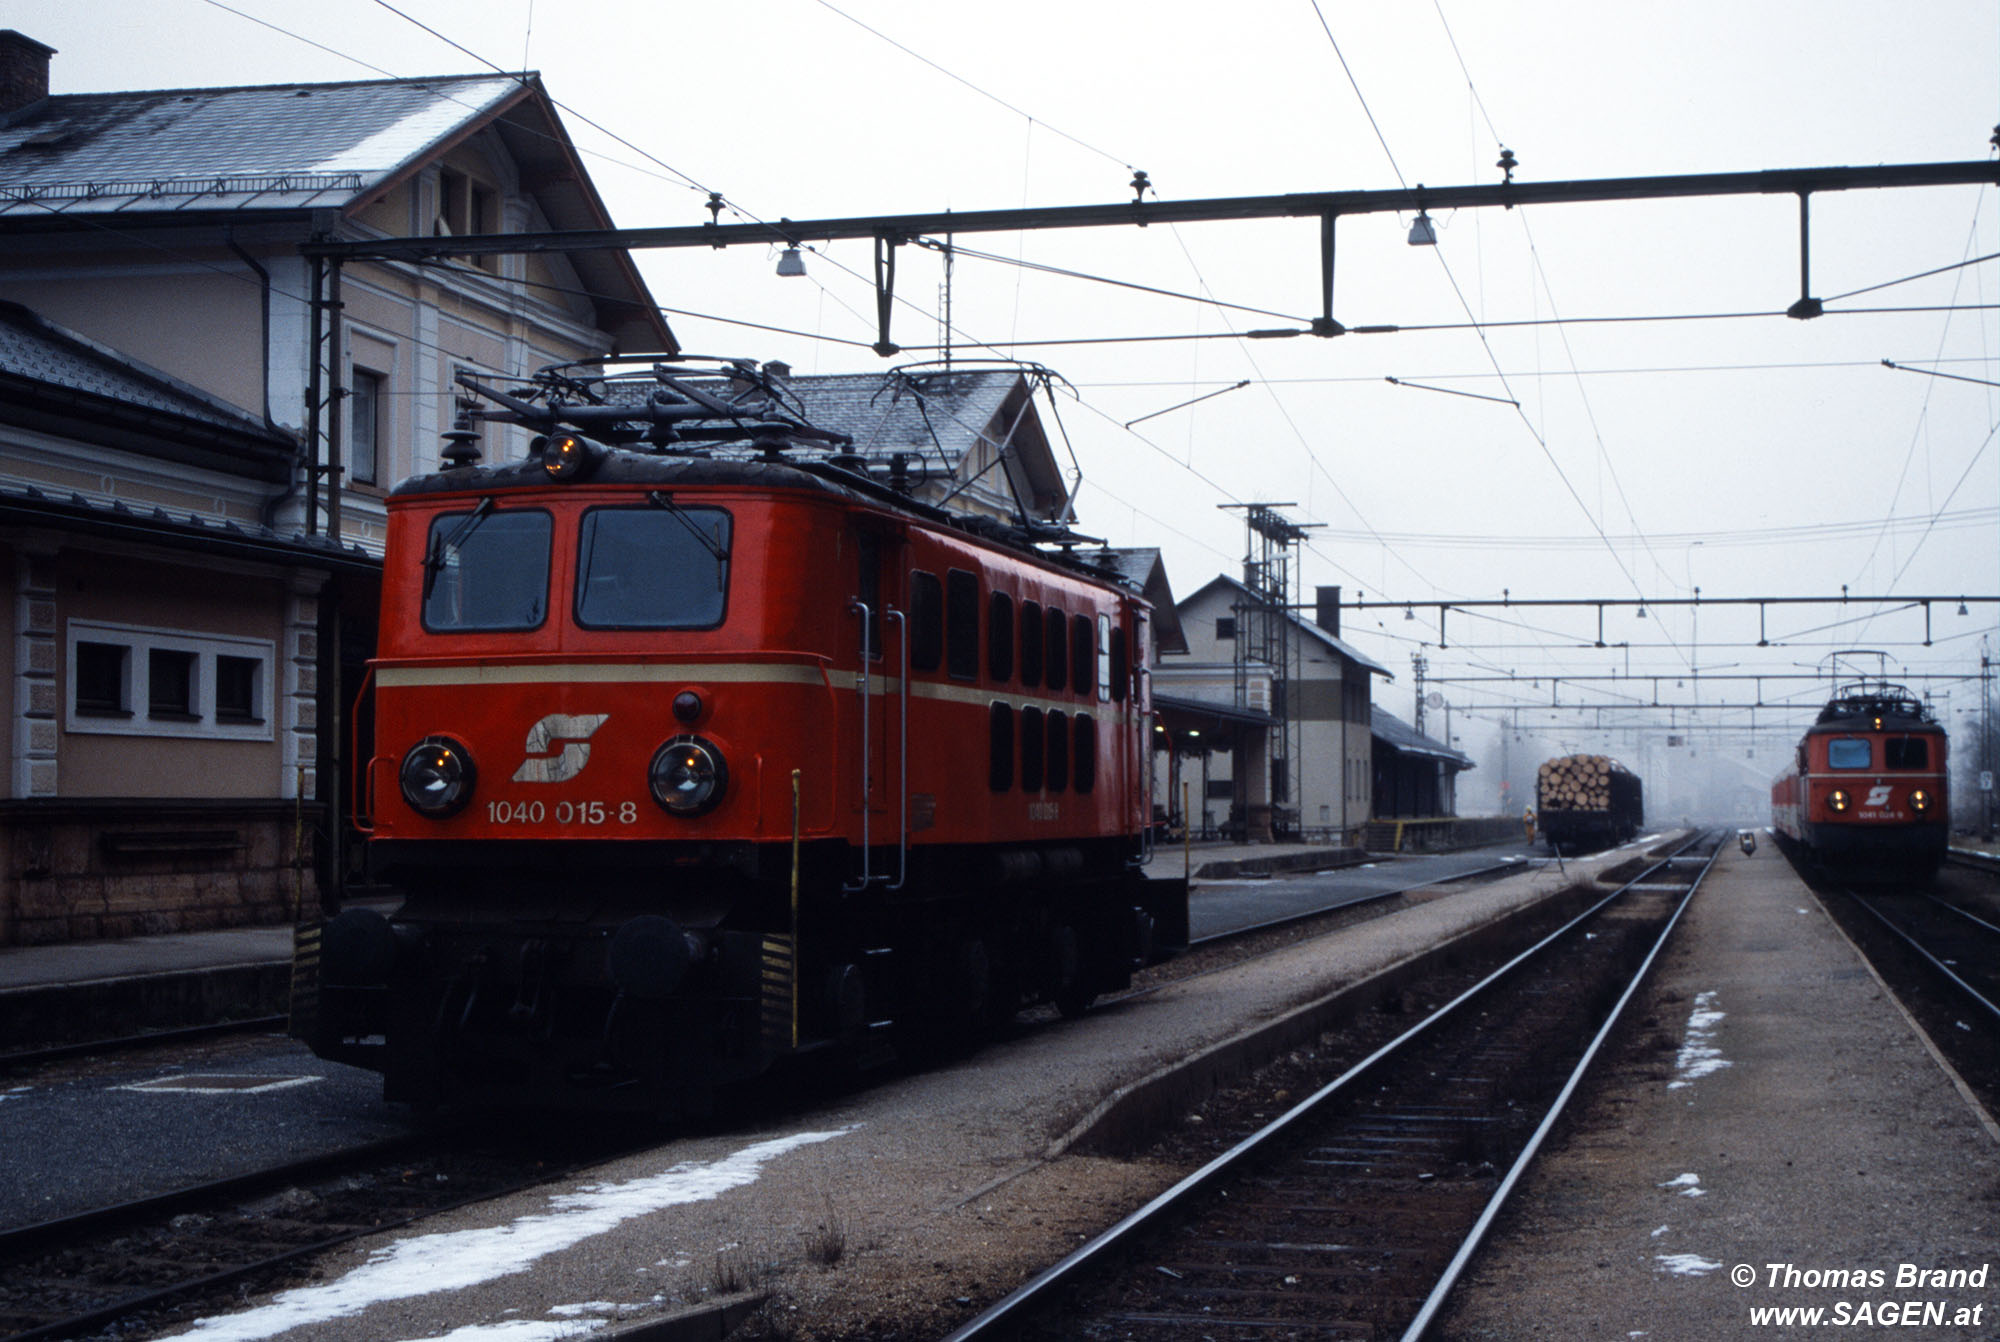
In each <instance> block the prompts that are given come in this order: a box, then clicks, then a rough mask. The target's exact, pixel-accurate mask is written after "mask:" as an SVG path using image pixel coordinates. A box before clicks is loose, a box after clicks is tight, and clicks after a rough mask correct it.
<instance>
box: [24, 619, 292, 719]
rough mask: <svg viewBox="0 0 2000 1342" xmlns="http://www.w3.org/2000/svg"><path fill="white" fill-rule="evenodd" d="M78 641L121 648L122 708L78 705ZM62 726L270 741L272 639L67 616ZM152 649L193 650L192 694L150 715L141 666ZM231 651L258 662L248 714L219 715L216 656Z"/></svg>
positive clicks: (275, 655)
mask: <svg viewBox="0 0 2000 1342" xmlns="http://www.w3.org/2000/svg"><path fill="white" fill-rule="evenodd" d="M78 643H108V644H113V645H117V646H120V647H123V648H125V649H126V656H125V667H124V671H125V697H124V711H122V712H119V713H100V712H93V711H89V710H85V711H81V712H80V711H78V708H77V702H76V689H77V687H76V668H77V651H76V646H77V644H78ZM64 648H65V652H66V657H65V662H64V671H63V682H64V683H63V727H64V729H65V730H67V731H69V732H71V733H74V734H78V735H91V736H148V737H180V738H187V739H196V740H204V741H272V740H275V739H276V734H277V723H276V718H277V714H276V711H275V710H276V704H277V689H278V687H277V685H276V683H275V681H276V676H277V672H278V645H277V643H276V642H275V641H273V640H271V639H260V638H242V637H238V636H236V635H232V634H203V633H194V632H191V631H189V630H185V629H163V628H154V627H150V626H146V625H131V624H113V623H109V622H107V621H102V620H81V619H72V620H70V621H69V623H68V627H67V629H66V630H65V632H64ZM155 651H162V652H179V653H191V654H193V656H194V659H195V663H194V686H193V696H192V699H193V702H192V704H191V706H190V711H189V712H187V713H185V714H173V715H171V716H163V717H154V716H152V715H150V713H149V712H148V703H149V696H148V694H147V685H146V668H147V666H148V664H149V663H150V662H151V659H152V654H153V653H154V652H155ZM219 657H233V658H237V659H239V660H241V661H251V662H255V663H256V664H257V669H256V672H255V680H256V684H255V689H254V692H253V695H252V699H253V715H252V716H251V717H250V718H248V719H242V718H235V717H218V716H217V712H216V702H215V688H216V675H215V669H216V659H217V658H219Z"/></svg>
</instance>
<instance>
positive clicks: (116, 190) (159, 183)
mask: <svg viewBox="0 0 2000 1342" xmlns="http://www.w3.org/2000/svg"><path fill="white" fill-rule="evenodd" d="M520 88H521V81H520V80H519V79H516V78H512V77H509V76H506V75H467V76H459V77H450V78H439V79H425V80H371V81H362V82H357V83H348V84H281V85H271V86H264V87H251V88H227V89H176V90H166V91H157V92H137V93H72V94H60V95H57V96H54V97H51V98H48V99H46V100H45V101H43V102H42V103H39V104H37V105H36V106H35V107H33V108H32V109H30V110H29V111H28V112H27V114H26V115H23V116H21V117H18V118H16V119H15V120H13V121H11V122H9V123H7V124H5V125H0V214H4V213H13V212H35V211H39V212H48V211H55V212H59V213H66V214H79V213H103V212H132V211H185V210H190V209H204V210H206V209H228V210H242V209H287V210H291V209H301V208H311V207H315V206H322V205H324V206H335V205H341V204H344V203H346V202H347V201H349V200H351V199H353V198H354V197H355V196H356V195H359V194H361V193H362V192H364V191H366V190H367V189H369V188H370V187H371V186H373V185H374V184H375V183H377V182H379V181H381V180H382V179H383V178H385V177H387V176H389V175H390V174H392V173H394V172H395V171H396V170H397V169H398V168H400V167H402V166H403V165H404V164H406V163H408V162H409V161H410V160H411V159H413V158H414V157H415V156H416V155H418V154H420V153H422V152H423V151H424V150H426V149H427V148H430V147H431V146H433V145H435V144H436V143H437V142H438V141H439V140H441V139H443V138H444V137H446V136H447V135H449V134H450V133H451V132H452V130H453V129H454V128H456V127H457V126H460V125H462V124H464V123H465V122H467V121H470V120H473V119H476V118H478V117H480V116H483V115H485V114H486V113H487V112H489V111H491V110H492V109H493V108H494V107H496V106H497V105H499V104H500V103H502V102H504V101H505V100H507V99H509V98H511V97H513V96H514V95H515V94H516V93H518V91H519V90H520Z"/></svg>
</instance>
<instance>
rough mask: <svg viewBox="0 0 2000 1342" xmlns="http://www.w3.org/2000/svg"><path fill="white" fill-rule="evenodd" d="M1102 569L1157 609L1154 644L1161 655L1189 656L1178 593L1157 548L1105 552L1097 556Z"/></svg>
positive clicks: (1109, 550)
mask: <svg viewBox="0 0 2000 1342" xmlns="http://www.w3.org/2000/svg"><path fill="white" fill-rule="evenodd" d="M1097 563H1098V567H1099V568H1106V569H1109V570H1110V571H1111V572H1113V573H1115V574H1117V575H1118V578H1119V580H1120V581H1122V582H1124V583H1125V584H1126V585H1127V586H1129V587H1131V588H1133V589H1134V590H1135V591H1137V592H1139V593H1140V594H1142V595H1143V596H1144V597H1145V598H1146V600H1147V601H1148V602H1149V603H1151V605H1152V607H1153V642H1154V644H1155V645H1156V646H1157V647H1158V648H1159V650H1160V651H1161V652H1186V651H1187V650H1188V642H1187V633H1186V631H1185V630H1183V629H1182V628H1181V616H1180V611H1179V609H1178V608H1177V607H1176V606H1175V604H1174V589H1173V588H1172V587H1171V586H1170V585H1169V584H1168V582H1167V565H1166V561H1165V560H1164V559H1162V558H1161V557H1160V552H1159V551H1158V550H1157V549H1153V548H1150V547H1148V548H1138V549H1104V550H1100V551H1098V553H1097Z"/></svg>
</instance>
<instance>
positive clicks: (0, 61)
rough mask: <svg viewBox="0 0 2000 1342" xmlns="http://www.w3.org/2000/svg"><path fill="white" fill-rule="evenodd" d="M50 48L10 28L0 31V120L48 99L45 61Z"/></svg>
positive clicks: (47, 74) (50, 53)
mask: <svg viewBox="0 0 2000 1342" xmlns="http://www.w3.org/2000/svg"><path fill="white" fill-rule="evenodd" d="M55 54H56V49H55V48H54V47H45V46H43V45H42V44H41V43H40V42H37V41H36V40H35V39H34V38H32V37H28V36H26V35H25V34H23V33H17V32H15V31H14V30H13V29H12V28H6V29H0V116H7V115H10V114H12V113H14V112H18V111H20V110H21V109H22V108H23V107H27V106H28V105H30V104H31V103H38V102H40V101H41V100H42V99H44V98H46V97H48V96H49V57H51V56H53V55H55Z"/></svg>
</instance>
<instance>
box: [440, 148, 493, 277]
mask: <svg viewBox="0 0 2000 1342" xmlns="http://www.w3.org/2000/svg"><path fill="white" fill-rule="evenodd" d="M431 231H432V232H433V233H434V234H436V235H437V236H438V237H441V238H462V237H466V236H469V235H471V234H474V233H498V232H499V231H500V203H499V194H498V193H497V192H495V191H494V190H493V189H492V188H491V187H489V186H485V185H483V184H481V183H479V182H476V181H474V180H473V179H472V178H470V177H468V176H466V175H465V174H464V173H462V172H455V171H453V170H452V169H450V168H440V169H439V170H438V211H437V220H436V222H435V224H434V225H433V227H432V229H431ZM469 259H470V260H471V261H472V263H473V264H474V265H476V266H478V267H479V268H480V269H481V270H497V269H498V268H499V264H500V262H499V258H498V257H494V256H475V257H471V258H469Z"/></svg>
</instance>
